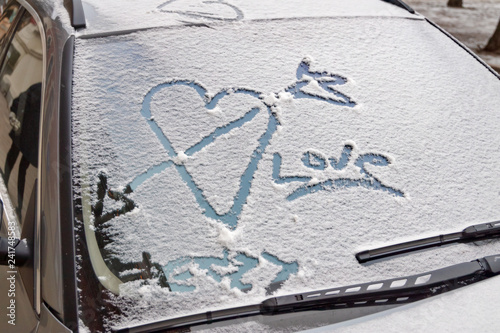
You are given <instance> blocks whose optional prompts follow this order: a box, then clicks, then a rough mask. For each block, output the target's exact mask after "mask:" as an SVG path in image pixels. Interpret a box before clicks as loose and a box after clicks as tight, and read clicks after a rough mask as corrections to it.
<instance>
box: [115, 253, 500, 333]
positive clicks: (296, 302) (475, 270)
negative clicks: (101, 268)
mask: <svg viewBox="0 0 500 333" xmlns="http://www.w3.org/2000/svg"><path fill="white" fill-rule="evenodd" d="M498 274H500V254H498V255H493V256H487V257H484V258H480V259H476V260H473V261H471V262H465V263H461V264H457V265H453V266H448V267H445V268H441V269H438V270H435V271H431V272H426V273H423V274H417V275H411V276H407V277H401V278H397V279H389V280H381V281H375V282H370V283H363V284H356V285H350V286H345V287H340V288H333V289H324V290H319V291H313V292H307V293H299V294H293V295H287V296H279V297H273V298H269V299H267V300H265V301H263V302H262V303H260V304H254V305H248V306H243V307H236V308H230V309H225V310H216V311H209V312H203V313H199V314H194V315H188V316H183V317H178V318H173V319H167V320H164V321H159V322H155V323H150V324H144V325H139V326H133V327H127V328H122V329H118V330H115V332H158V331H162V332H163V331H168V330H171V329H180V328H187V327H191V326H196V325H206V324H211V323H215V322H220V321H225V320H232V319H238V318H244V317H251V316H258V315H264V316H273V315H279V314H285V313H292V312H300V311H312V310H314V311H316V310H332V309H333V310H334V309H344V308H354V307H362V306H376V305H391V304H396V305H402V304H405V303H410V302H414V301H418V300H421V299H424V298H427V297H430V296H434V295H438V294H440V293H443V292H446V291H450V290H454V289H457V288H460V287H463V286H466V285H468V284H471V283H474V282H478V281H481V280H484V279H487V278H489V277H492V276H495V275H498Z"/></svg>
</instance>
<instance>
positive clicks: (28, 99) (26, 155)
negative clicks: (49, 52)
mask: <svg viewBox="0 0 500 333" xmlns="http://www.w3.org/2000/svg"><path fill="white" fill-rule="evenodd" d="M41 81H42V43H41V37H40V32H39V30H38V27H37V25H36V23H35V21H34V20H33V18H32V17H31V15H30V14H29V13H27V12H25V14H24V15H23V17H22V18H21V20H20V22H19V25H18V26H17V31H16V32H15V34H14V37H13V39H12V41H11V44H10V46H9V48H8V50H7V54H6V57H5V60H4V63H3V65H2V70H1V73H0V117H1V120H0V126H1V128H0V135H1V136H2V137H1V140H0V141H1V143H0V144H1V149H0V170H1V171H2V177H3V180H4V182H5V184H6V186H7V189H8V192H9V196H10V199H11V202H12V204H13V206H14V208H15V211H16V215H17V217H18V219H19V221H22V220H23V218H24V216H25V214H26V210H27V206H28V201H29V199H30V197H31V193H32V190H33V188H34V184H35V180H36V177H37V168H38V135H39V126H40V107H41V105H40V103H41V86H42V83H41Z"/></svg>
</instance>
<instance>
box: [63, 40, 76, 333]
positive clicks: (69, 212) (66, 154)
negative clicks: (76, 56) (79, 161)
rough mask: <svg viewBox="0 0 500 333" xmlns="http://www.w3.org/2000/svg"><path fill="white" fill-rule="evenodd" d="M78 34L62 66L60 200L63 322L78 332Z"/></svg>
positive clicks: (67, 48) (70, 42)
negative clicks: (74, 157) (74, 127)
mask: <svg viewBox="0 0 500 333" xmlns="http://www.w3.org/2000/svg"><path fill="white" fill-rule="evenodd" d="M74 46H75V37H74V36H71V37H70V38H68V40H67V41H66V43H65V45H64V49H63V54H62V68H61V90H60V108H59V161H60V162H59V177H60V179H59V203H60V217H59V220H60V224H61V254H62V258H61V259H62V275H63V300H64V305H63V323H64V325H66V326H67V327H68V328H69V329H71V330H72V331H73V332H78V313H77V293H76V269H75V253H76V252H75V233H74V213H73V188H72V168H71V162H72V161H71V87H72V80H73V50H74Z"/></svg>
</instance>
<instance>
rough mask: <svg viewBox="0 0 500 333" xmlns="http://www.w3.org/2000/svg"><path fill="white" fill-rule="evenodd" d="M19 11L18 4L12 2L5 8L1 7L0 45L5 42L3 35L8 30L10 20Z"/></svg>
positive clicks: (10, 23) (12, 19)
mask: <svg viewBox="0 0 500 333" xmlns="http://www.w3.org/2000/svg"><path fill="white" fill-rule="evenodd" d="M18 12H19V4H18V3H16V2H14V3H12V4H11V5H10V6H8V7H6V8H2V13H1V16H0V47H1V46H3V45H4V43H5V37H6V36H7V32H8V31H9V28H10V26H11V25H12V22H14V19H15V18H16V16H17V13H18Z"/></svg>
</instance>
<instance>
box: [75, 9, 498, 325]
mask: <svg viewBox="0 0 500 333" xmlns="http://www.w3.org/2000/svg"><path fill="white" fill-rule="evenodd" d="M215 26H216V28H214V29H209V28H207V27H206V26H202V25H200V26H196V27H192V26H186V27H182V28H178V29H156V30H150V31H140V32H135V33H133V34H129V35H124V36H111V37H105V38H89V39H78V40H77V44H76V54H75V72H74V89H73V92H74V96H73V103H74V104H73V116H72V119H73V131H74V133H73V152H74V155H73V156H74V181H75V185H76V187H75V188H76V192H77V199H78V202H77V211H78V213H79V214H78V219H77V223H78V228H79V229H78V230H79V238H78V242H79V243H78V251H79V254H80V255H81V262H80V263H79V265H80V269H79V272H78V274H79V275H78V276H79V279H80V286H79V287H80V289H81V292H80V297H81V302H82V314H81V317H82V320H83V322H84V324H85V325H87V326H89V328H90V329H91V331H92V330H94V329H97V328H98V327H103V326H104V327H107V326H106V325H110V326H113V325H115V326H126V325H129V324H133V323H134V319H130V318H141V320H142V321H153V320H159V319H160V318H169V317H176V316H182V315H185V314H190V313H193V312H203V311H209V310H212V309H220V308H226V307H232V306H238V305H245V304H255V303H259V302H260V301H262V300H263V299H265V298H267V297H269V295H283V294H287V293H297V292H302V291H306V290H320V289H325V288H333V287H335V286H341V285H349V284H353V283H359V282H369V281H374V280H383V279H386V278H393V277H397V276H405V275H411V274H412V273H415V272H425V271H429V270H430V268H431V267H443V266H446V265H449V264H450V262H451V263H458V262H462V261H463V260H464V256H467V257H471V258H472V259H473V258H477V257H481V256H484V254H485V253H484V252H485V251H486V252H487V253H489V252H488V251H491V253H497V252H498V246H499V244H498V242H496V243H495V242H490V243H488V244H482V246H481V247H478V246H468V245H466V244H461V245H457V247H453V248H451V247H448V248H439V249H433V250H432V251H435V252H433V253H435V255H431V256H430V255H428V253H427V254H424V255H423V254H422V253H416V254H412V258H413V260H412V261H411V262H412V264H411V265H409V264H408V258H395V259H394V260H391V262H390V263H387V262H385V263H384V262H382V263H377V264H376V265H375V264H374V265H365V266H363V265H359V264H358V263H357V261H356V259H355V257H354V254H355V253H356V252H358V251H359V250H360V249H362V248H363V247H369V246H370V245H371V244H374V243H378V244H380V243H381V242H382V243H383V242H394V240H395V239H401V238H405V237H410V236H414V235H422V234H426V233H427V234H428V233H429V232H430V231H432V232H433V233H435V232H436V230H443V229H446V230H455V229H459V230H461V229H460V227H462V228H463V227H465V226H467V225H469V224H470V221H471V220H473V219H474V220H478V219H479V220H483V219H484V220H486V221H488V220H491V217H490V216H498V214H499V211H498V205H497V203H498V190H496V189H498V188H500V179H499V178H498V177H497V175H498V172H500V169H499V166H498V160H500V150H498V149H493V148H491V147H499V146H500V134H499V132H498V126H497V124H498V123H500V114H499V113H498V108H499V106H500V96H499V95H498V89H499V88H500V82H499V80H498V79H497V78H496V77H495V76H493V75H492V74H491V73H490V72H489V71H488V70H487V69H486V68H485V67H484V66H483V65H482V64H480V63H479V62H478V61H477V60H476V59H474V58H473V57H471V56H470V55H469V54H468V53H467V52H466V51H464V50H463V49H461V48H460V47H459V46H458V45H456V44H455V43H454V42H453V41H452V40H450V39H449V38H448V37H446V36H445V35H443V34H441V33H440V32H439V31H438V30H436V29H435V28H433V27H432V26H431V25H430V24H428V23H427V22H426V21H424V20H421V19H418V18H416V19H402V18H399V19H388V18H378V17H363V18H314V19H289V20H288V19H286V20H275V21H265V20H263V21H251V20H248V21H243V22H239V23H238V24H235V23H228V22H219V23H218V24H215ZM395 31H397V32H398V33H395ZM417 60H418V61H417ZM389 64H390V65H389ZM464 77H466V78H467V80H464V79H463V78H464ZM478 87H480V89H479V88H478ZM472 95H473V97H471V96H472ZM485 142H487V143H488V144H487V147H486V146H484V143H485ZM478 147H482V148H481V149H482V151H483V154H481V158H480V159H479V158H478ZM88 259H90V260H88ZM96 308H98V309H103V310H102V311H100V310H97V311H96V310H95V309H96ZM114 315H116V317H113V316H114ZM108 320H109V321H108ZM266 325H267V324H263V326H261V325H260V324H258V325H257V326H258V329H260V330H261V331H268V330H271V329H272V327H271V326H272V325H270V326H266ZM308 325H309V324H308ZM310 325H311V327H312V326H314V325H315V324H310ZM318 325H319V324H318ZM252 327H253V326H252ZM280 329H281V328H279V329H278V330H280ZM297 329H299V328H297ZM290 330H293V329H290Z"/></svg>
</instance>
